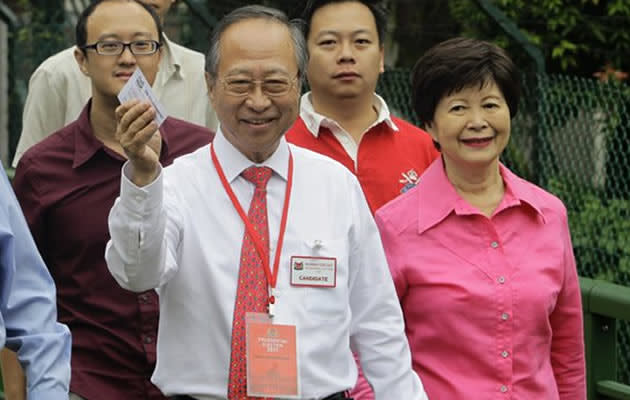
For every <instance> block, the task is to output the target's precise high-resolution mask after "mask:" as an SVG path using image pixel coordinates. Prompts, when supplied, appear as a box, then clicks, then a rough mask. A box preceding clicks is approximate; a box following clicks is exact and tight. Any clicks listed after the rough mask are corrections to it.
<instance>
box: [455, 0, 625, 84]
mask: <svg viewBox="0 0 630 400" xmlns="http://www.w3.org/2000/svg"><path fill="white" fill-rule="evenodd" d="M493 4H494V5H495V6H496V7H498V8H499V9H501V11H503V12H504V13H505V14H506V15H507V16H508V17H509V18H510V19H511V20H512V21H514V22H515V23H516V24H517V25H518V27H519V28H520V29H521V30H522V31H524V33H525V35H526V36H527V37H528V38H529V39H530V40H531V41H532V42H533V43H534V44H536V45H538V46H540V48H541V49H542V51H543V53H544V55H545V59H546V62H547V66H548V70H549V71H550V72H571V73H576V74H579V75H585V76H592V74H593V73H594V72H595V71H598V70H599V69H600V68H601V67H602V66H604V65H605V64H607V63H611V64H612V65H613V66H614V67H615V68H617V69H621V70H625V71H627V70H629V69H630V58H629V57H628V54H630V23H629V21H630V1H628V0H531V1H525V0H496V1H494V2H493ZM449 8H450V12H451V14H452V15H453V17H454V18H455V20H457V21H458V22H459V24H460V26H461V29H462V33H463V34H464V35H466V36H473V37H479V38H484V39H487V40H492V41H495V42H497V43H498V44H503V45H505V44H509V43H511V41H510V40H509V38H508V37H507V36H506V34H505V33H504V32H503V31H502V30H501V28H500V27H499V26H498V25H497V24H496V23H495V22H494V21H492V20H491V19H490V18H488V17H487V16H486V15H485V14H484V13H483V12H482V11H481V10H480V8H479V7H478V5H477V4H476V2H474V1H469V0H450V1H449ZM507 47H508V48H509V50H510V53H511V54H512V55H514V56H515V58H516V59H517V60H518V61H519V62H520V63H522V64H527V63H528V62H529V63H531V61H528V60H526V59H523V58H522V54H520V53H522V51H521V50H520V49H518V48H511V47H510V46H507Z"/></svg>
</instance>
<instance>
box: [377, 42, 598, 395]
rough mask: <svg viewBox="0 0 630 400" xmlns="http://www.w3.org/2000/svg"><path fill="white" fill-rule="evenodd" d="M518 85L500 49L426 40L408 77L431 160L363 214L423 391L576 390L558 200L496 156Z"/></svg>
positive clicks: (570, 265) (577, 362)
mask: <svg viewBox="0 0 630 400" xmlns="http://www.w3.org/2000/svg"><path fill="white" fill-rule="evenodd" d="M519 82H520V77H519V74H518V71H517V70H516V67H515V66H514V64H513V63H512V61H511V60H510V58H509V57H508V56H507V54H506V53H505V52H504V51H503V50H502V49H500V48H498V47H497V46H495V45H493V44H490V43H486V42H482V41H479V40H474V39H465V38H456V39H451V40H448V41H446V42H443V43H441V44H438V45H437V46H435V47H434V48H432V49H431V50H429V51H428V52H427V53H425V55H424V56H423V57H422V58H420V60H419V61H418V62H417V64H416V66H415V68H414V70H413V73H412V85H413V103H414V108H415V111H416V113H417V115H418V117H419V118H420V121H421V123H422V125H423V128H424V129H425V130H427V131H428V132H429V133H430V134H431V136H432V137H433V140H434V142H435V144H436V146H437V147H438V148H439V149H440V150H441V153H442V157H441V158H440V159H437V160H436V161H435V162H434V163H433V164H432V165H431V166H430V167H429V168H428V169H427V170H426V172H425V173H424V174H423V175H422V176H421V178H420V182H419V184H418V185H417V186H416V188H414V189H412V190H410V191H408V192H407V193H406V194H405V195H403V196H400V197H398V198H397V199H395V200H393V201H392V202H390V203H389V204H387V205H386V206H384V207H383V208H381V209H380V210H379V211H378V212H377V213H376V220H377V224H378V226H379V229H380V232H381V235H382V239H383V245H384V246H385V251H386V253H387V257H388V260H389V263H390V268H391V272H392V276H393V279H394V282H395V285H396V289H397V291H398V296H399V298H400V302H401V305H402V307H403V311H404V313H405V320H406V323H407V325H406V330H407V337H408V339H409V344H410V346H411V350H412V353H413V367H414V369H415V371H416V372H417V373H418V375H419V376H420V378H421V379H422V382H423V384H424V387H425V389H426V392H427V394H428V396H429V398H431V399H432V400H434V399H435V400H460V399H466V400H477V399H480V400H481V399H483V400H485V399H488V400H490V399H492V400H494V399H519V400H556V399H560V400H583V399H586V383H585V372H584V369H585V368H584V341H583V328H582V308H581V302H580V288H579V284H578V277H577V272H576V267H575V259H574V256H573V250H572V247H571V238H570V234H569V227H568V224H567V212H566V209H565V207H564V205H563V204H562V202H561V201H560V200H559V199H558V198H556V197H555V196H553V195H551V194H549V193H547V192H545V191H544V190H543V189H541V188H539V187H537V186H535V185H533V184H531V183H529V182H527V181H525V180H523V179H521V178H519V177H518V176H516V175H515V174H514V173H512V172H511V171H510V170H508V169H507V168H506V167H505V166H504V165H503V164H501V162H500V161H499V157H500V156H501V153H502V152H503V150H504V149H505V146H506V145H507V143H508V140H509V137H510V120H511V118H512V117H514V115H515V114H516V111H517V104H518V102H519V95H520V87H519Z"/></svg>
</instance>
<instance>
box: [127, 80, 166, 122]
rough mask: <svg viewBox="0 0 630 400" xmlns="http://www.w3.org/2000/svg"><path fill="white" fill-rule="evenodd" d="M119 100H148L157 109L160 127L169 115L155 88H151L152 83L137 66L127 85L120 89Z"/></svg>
mask: <svg viewBox="0 0 630 400" xmlns="http://www.w3.org/2000/svg"><path fill="white" fill-rule="evenodd" d="M118 100H119V101H120V103H121V104H122V103H124V102H126V101H129V100H140V101H144V100H148V101H149V102H150V103H151V105H152V106H153V109H154V110H155V122H156V123H157V126H158V128H159V127H160V126H161V125H162V123H163V122H164V120H165V119H166V117H167V115H166V112H165V111H164V106H163V105H162V104H161V103H160V102H159V100H158V99H157V97H155V94H154V93H153V90H151V85H149V82H148V81H147V78H145V77H144V74H143V73H142V71H141V70H140V68H136V70H135V71H134V72H133V74H132V75H131V77H130V78H129V80H128V81H127V83H126V84H125V86H123V88H122V89H121V90H120V93H118Z"/></svg>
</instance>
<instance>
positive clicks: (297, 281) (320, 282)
mask: <svg viewBox="0 0 630 400" xmlns="http://www.w3.org/2000/svg"><path fill="white" fill-rule="evenodd" d="M291 285H292V286H312V287H331V288H334V287H335V286H337V259H336V258H331V257H307V256H293V257H291Z"/></svg>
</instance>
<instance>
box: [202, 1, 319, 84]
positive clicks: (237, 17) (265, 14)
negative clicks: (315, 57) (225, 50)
mask: <svg viewBox="0 0 630 400" xmlns="http://www.w3.org/2000/svg"><path fill="white" fill-rule="evenodd" d="M251 19H265V20H269V21H274V22H277V23H279V24H281V25H284V26H286V28H287V29H288V30H289V33H290V35H291V40H292V42H293V51H295V61H296V63H297V67H298V77H299V78H302V77H303V76H304V71H305V70H306V64H307V63H308V53H307V51H306V41H305V40H304V35H303V34H302V21H300V20H289V18H288V17H287V16H286V14H285V13H283V12H282V11H280V10H277V9H275V8H271V7H265V6H261V5H251V6H244V7H240V8H237V9H235V10H233V11H232V12H230V13H229V14H227V15H226V16H224V17H223V18H221V20H220V21H219V22H218V23H217V25H216V26H215V27H214V29H213V30H212V35H211V36H210V48H209V49H208V54H207V56H206V72H207V73H208V74H209V75H210V76H211V77H212V78H216V76H217V73H218V70H219V48H220V42H221V35H223V32H225V31H226V29H227V28H229V27H230V26H232V25H234V24H236V23H237V22H241V21H245V20H251Z"/></svg>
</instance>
